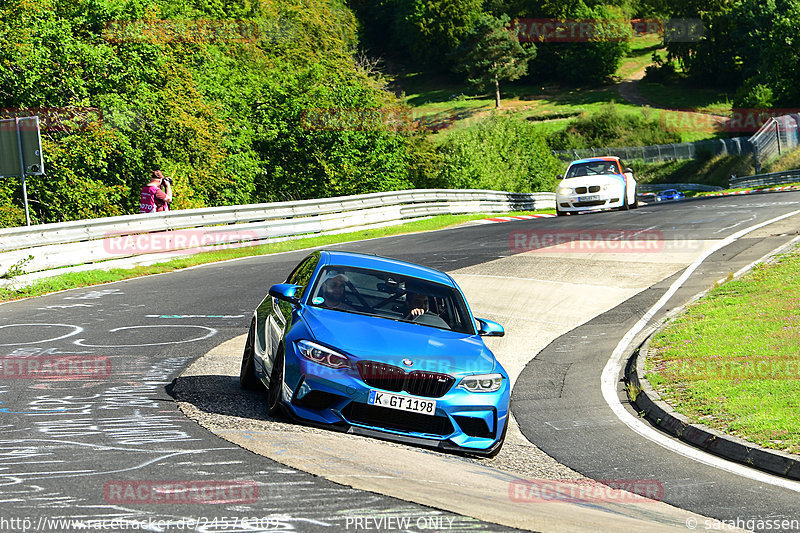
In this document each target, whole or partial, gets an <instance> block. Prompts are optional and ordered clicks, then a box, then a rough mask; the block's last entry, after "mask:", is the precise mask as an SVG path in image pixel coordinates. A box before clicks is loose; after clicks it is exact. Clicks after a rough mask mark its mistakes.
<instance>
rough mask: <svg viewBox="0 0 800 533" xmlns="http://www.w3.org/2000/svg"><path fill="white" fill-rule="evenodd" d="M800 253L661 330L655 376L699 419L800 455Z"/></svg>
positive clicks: (664, 391)
mask: <svg viewBox="0 0 800 533" xmlns="http://www.w3.org/2000/svg"><path fill="white" fill-rule="evenodd" d="M798 269H800V250H798V249H795V250H794V251H792V252H791V253H789V254H785V255H783V256H781V257H779V258H777V259H776V260H775V261H774V262H772V263H769V264H763V265H759V266H757V267H756V268H755V269H754V270H753V271H752V272H750V273H748V274H747V275H745V276H743V277H742V278H740V279H738V280H735V281H731V282H729V283H726V284H724V285H722V286H720V287H717V288H715V289H714V290H713V291H711V292H710V293H709V294H708V295H707V296H706V297H705V298H703V299H702V300H700V301H699V302H698V303H696V304H694V305H692V306H691V307H690V308H689V309H688V310H687V312H686V313H685V314H683V315H681V316H680V317H679V318H677V319H676V320H674V321H673V322H672V323H671V324H670V325H669V326H668V327H667V328H666V329H664V330H663V331H661V332H660V333H658V334H657V335H656V336H655V338H654V339H653V342H652V343H651V352H650V353H651V355H650V356H649V357H648V359H647V375H646V377H647V379H648V380H649V381H650V382H651V383H652V384H653V386H654V387H655V388H656V390H658V392H659V393H660V394H661V395H662V397H663V398H664V399H665V400H666V401H667V402H668V403H670V404H671V405H672V406H673V407H674V408H675V409H676V410H677V411H679V412H681V413H683V414H685V415H686V416H688V417H689V418H690V419H691V420H692V421H694V422H699V423H702V424H705V425H707V426H710V427H712V428H714V429H717V430H719V431H722V432H725V433H729V434H732V435H735V436H737V437H740V438H743V439H747V440H749V441H751V442H755V443H757V444H760V445H761V446H765V447H768V448H773V449H777V450H783V451H787V452H790V453H800V350H798V345H799V344H800V298H798V295H799V294H800V278H798V276H797V272H798Z"/></svg>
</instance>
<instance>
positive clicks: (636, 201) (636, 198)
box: [631, 189, 639, 209]
mask: <svg viewBox="0 0 800 533" xmlns="http://www.w3.org/2000/svg"><path fill="white" fill-rule="evenodd" d="M637 207H639V191H638V190H636V189H634V190H633V203H632V204H631V209H636V208H637Z"/></svg>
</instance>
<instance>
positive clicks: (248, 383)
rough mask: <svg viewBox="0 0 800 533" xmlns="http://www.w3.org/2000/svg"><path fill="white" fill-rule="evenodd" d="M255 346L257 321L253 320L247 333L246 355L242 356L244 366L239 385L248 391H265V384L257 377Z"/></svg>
mask: <svg viewBox="0 0 800 533" xmlns="http://www.w3.org/2000/svg"><path fill="white" fill-rule="evenodd" d="M255 346H256V320H255V319H253V321H252V322H251V323H250V330H249V331H248V332H247V341H245V343H244V353H243V354H242V366H241V368H240V370H239V385H241V387H242V388H243V389H246V390H263V389H264V384H263V383H261V380H260V379H258V377H256V369H255Z"/></svg>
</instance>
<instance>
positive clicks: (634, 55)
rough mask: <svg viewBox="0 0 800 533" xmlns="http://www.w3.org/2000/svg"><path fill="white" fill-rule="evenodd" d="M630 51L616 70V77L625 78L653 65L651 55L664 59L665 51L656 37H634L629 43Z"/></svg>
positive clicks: (659, 38) (660, 40) (659, 39)
mask: <svg viewBox="0 0 800 533" xmlns="http://www.w3.org/2000/svg"><path fill="white" fill-rule="evenodd" d="M630 45H631V49H630V51H629V52H628V55H627V56H626V57H625V58H624V59H623V60H622V64H621V65H620V66H619V68H618V69H617V77H618V78H620V79H624V78H627V77H628V76H631V75H633V74H635V73H637V72H639V71H640V70H643V69H644V68H646V67H647V66H648V65H651V64H652V63H653V53H654V52H655V53H656V54H658V55H659V56H661V57H662V58H663V57H666V55H667V50H666V48H663V42H662V39H661V37H659V36H658V35H643V36H641V37H634V38H633V39H631V42H630Z"/></svg>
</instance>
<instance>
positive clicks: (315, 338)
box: [240, 251, 511, 456]
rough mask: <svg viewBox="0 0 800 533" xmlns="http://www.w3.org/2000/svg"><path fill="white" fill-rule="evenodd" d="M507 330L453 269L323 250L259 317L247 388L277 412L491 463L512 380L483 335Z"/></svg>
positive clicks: (244, 381) (244, 380) (252, 334)
mask: <svg viewBox="0 0 800 533" xmlns="http://www.w3.org/2000/svg"><path fill="white" fill-rule="evenodd" d="M503 334H504V330H503V327H502V326H501V325H500V324H498V323H496V322H492V321H490V320H486V319H481V318H474V317H473V316H472V312H471V311H470V308H469V306H468V305H467V302H466V299H465V298H464V295H463V293H462V292H461V289H460V288H459V287H458V285H457V284H456V283H455V281H454V280H453V279H452V278H451V277H450V276H448V275H447V274H445V273H443V272H440V271H438V270H434V269H431V268H426V267H423V266H420V265H415V264H412V263H406V262H402V261H397V260H394V259H388V258H383V257H377V256H372V255H363V254H356V253H348V252H334V251H316V252H314V253H312V254H311V255H309V256H307V257H306V258H305V259H303V260H302V261H301V262H300V263H299V264H298V265H297V266H296V267H295V269H294V270H293V271H292V272H291V274H289V276H288V278H287V279H286V282H285V283H281V284H278V285H273V286H272V287H271V288H270V289H269V294H268V295H267V296H266V297H265V299H264V300H263V301H262V302H261V304H260V305H259V306H258V308H257V309H256V310H255V312H254V313H253V318H252V321H251V324H250V330H249V332H248V335H247V341H246V343H245V348H244V353H243V356H242V366H241V373H240V383H241V385H242V386H243V387H244V388H246V389H256V390H257V389H261V390H263V389H264V388H266V389H267V404H268V410H269V413H270V415H272V416H275V415H278V414H285V415H288V416H289V417H291V418H294V419H297V420H300V421H303V422H306V423H311V424H315V425H324V426H329V427H332V428H338V429H342V430H345V431H347V432H349V433H355V434H361V435H368V436H373V437H379V438H384V439H389V440H396V441H400V442H405V443H410V444H417V445H423V446H431V447H435V448H440V449H445V450H454V451H461V452H468V453H473V454H479V455H487V456H493V455H496V454H497V453H498V452H499V451H500V448H501V447H502V445H503V440H504V439H505V435H506V429H507V426H508V416H509V396H510V390H511V385H510V382H509V379H508V374H507V373H506V371H505V370H504V369H503V367H502V366H501V365H500V363H499V362H498V361H497V359H496V358H495V356H494V354H493V353H492V352H491V351H490V350H489V349H488V348H487V347H486V345H485V344H484V342H483V339H482V337H484V336H486V337H491V336H502V335H503Z"/></svg>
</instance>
